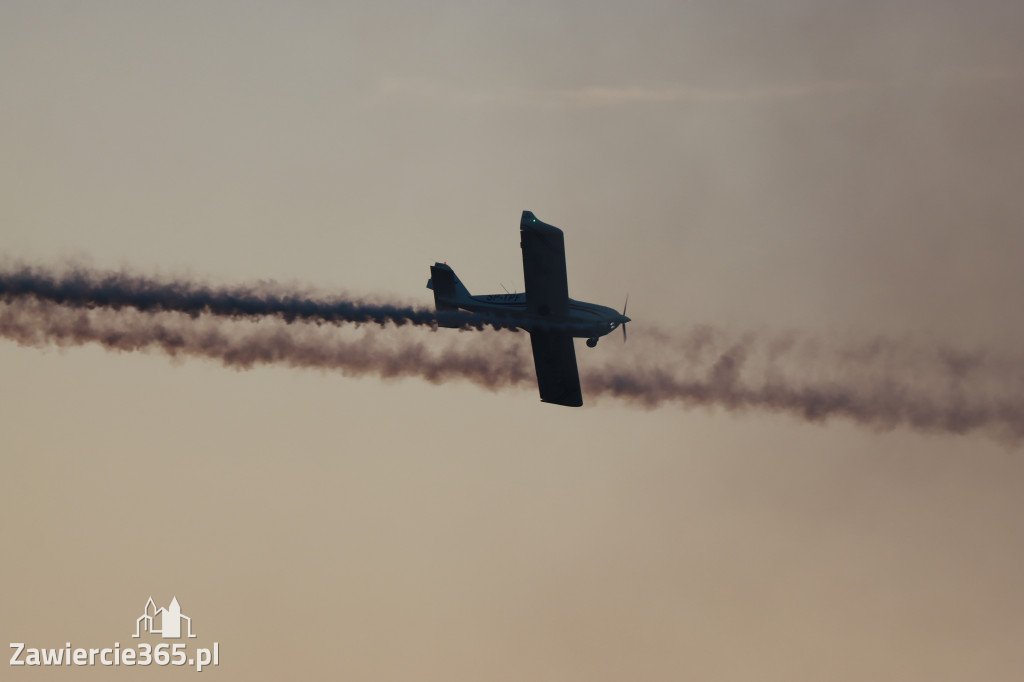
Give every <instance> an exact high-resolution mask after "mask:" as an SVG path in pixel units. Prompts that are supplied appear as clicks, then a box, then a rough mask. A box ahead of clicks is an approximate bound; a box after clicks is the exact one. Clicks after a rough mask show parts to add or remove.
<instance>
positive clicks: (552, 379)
mask: <svg viewBox="0 0 1024 682" xmlns="http://www.w3.org/2000/svg"><path fill="white" fill-rule="evenodd" d="M519 235H520V246H521V247H522V249H523V276H524V279H525V280H526V292H525V293H522V294H519V293H516V294H509V293H504V294H488V295H486V296H473V295H472V294H470V293H469V291H468V290H467V289H466V287H465V286H464V285H463V284H462V282H461V281H460V280H459V278H458V277H457V276H456V275H455V271H454V270H452V269H451V268H450V267H449V266H448V265H447V264H446V263H434V265H432V266H431V268H430V279H429V280H427V288H428V289H432V290H433V292H434V306H435V307H436V309H437V311H438V312H439V313H443V312H449V313H454V312H457V311H459V310H467V311H469V312H471V313H474V314H476V315H479V316H480V317H481V318H482V319H485V320H487V322H488V323H494V321H496V320H497V321H500V326H502V327H507V328H512V329H522V330H524V331H527V332H529V333H530V343H531V345H532V346H533V363H534V366H535V367H536V369H537V386H538V388H539V389H540V399H541V401H543V402H546V403H554V404H556V405H568V406H570V407H579V406H580V405H582V404H583V395H582V392H581V390H580V374H579V370H578V368H577V367H576V350H575V348H574V346H573V341H572V340H573V338H584V339H587V346H589V347H590V348H593V347H594V346H596V345H597V340H598V339H599V338H600V337H602V336H604V335H605V334H607V333H609V332H611V331H614V330H615V329H616V328H617V327H619V326H620V325H621V326H622V340H623V341H625V340H626V323H627V322H629V318H628V317H626V306H623V308H622V313H619V312H618V311H617V310H615V309H613V308H608V307H606V306H603V305H596V304H594V303H585V302H583V301H574V300H573V299H571V298H569V280H568V277H567V275H566V271H565V239H564V237H563V235H562V231H561V230H560V229H558V228H557V227H555V226H554V225H548V224H547V223H543V222H541V221H539V220H537V217H536V216H534V215H533V213H531V212H530V211H523V217H522V220H521V221H520V223H519ZM626 305H629V297H628V296H627V297H626ZM438 324H439V325H440V326H442V327H458V326H461V324H460V323H458V322H457V321H446V320H445V319H444V317H443V316H439V322H438Z"/></svg>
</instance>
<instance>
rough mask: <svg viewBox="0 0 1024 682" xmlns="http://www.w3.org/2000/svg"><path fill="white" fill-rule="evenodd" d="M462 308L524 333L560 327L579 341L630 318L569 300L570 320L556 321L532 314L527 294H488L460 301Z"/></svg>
mask: <svg viewBox="0 0 1024 682" xmlns="http://www.w3.org/2000/svg"><path fill="white" fill-rule="evenodd" d="M458 306H459V308H461V309H463V310H467V311H469V312H472V313H482V314H484V315H487V316H488V317H495V318H499V319H502V320H507V321H508V323H509V324H508V326H514V327H517V328H519V329H522V330H524V331H532V330H533V329H535V328H539V327H544V328H550V327H557V328H559V329H561V330H564V331H566V332H567V333H569V334H571V335H572V336H574V337H576V338H583V339H596V338H598V337H601V336H604V335H605V334H607V333H609V332H611V331H614V330H615V329H617V328H618V326H619V325H620V324H622V323H623V322H628V321H629V318H628V317H626V316H625V315H623V314H621V313H620V312H619V311H618V310H615V309H614V308H609V307H608V306H603V305H597V304H596V303H587V302H586V301H576V300H574V299H571V298H570V299H569V317H568V319H565V318H556V317H544V316H538V315H536V314H533V315H531V314H530V312H529V311H528V310H527V307H526V294H486V295H483V296H470V297H469V298H468V299H460V300H459V301H458Z"/></svg>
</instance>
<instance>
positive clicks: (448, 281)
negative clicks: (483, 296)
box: [427, 263, 470, 327]
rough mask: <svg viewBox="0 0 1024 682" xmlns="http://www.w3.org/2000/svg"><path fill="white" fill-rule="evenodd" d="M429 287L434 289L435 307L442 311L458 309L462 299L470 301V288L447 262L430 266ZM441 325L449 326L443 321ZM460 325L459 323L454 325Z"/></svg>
mask: <svg viewBox="0 0 1024 682" xmlns="http://www.w3.org/2000/svg"><path fill="white" fill-rule="evenodd" d="M427 288H428V289H432V290H433V291H434V307H435V308H436V309H437V310H438V312H440V311H452V312H454V311H456V310H458V309H459V303H460V301H468V300H469V298H470V294H469V290H467V289H466V287H465V286H463V284H462V282H461V281H460V280H459V278H458V277H457V276H456V275H455V271H454V270H452V269H451V268H450V267H448V265H447V263H434V264H433V265H431V266H430V279H428V280H427ZM441 326H442V327H444V326H447V325H445V324H444V323H443V322H442V323H441ZM452 326H458V325H452Z"/></svg>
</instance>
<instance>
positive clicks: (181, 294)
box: [0, 267, 503, 329]
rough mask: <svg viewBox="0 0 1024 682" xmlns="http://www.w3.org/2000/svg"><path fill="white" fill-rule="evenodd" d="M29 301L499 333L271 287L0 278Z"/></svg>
mask: <svg viewBox="0 0 1024 682" xmlns="http://www.w3.org/2000/svg"><path fill="white" fill-rule="evenodd" d="M25 297H33V298H37V299H39V300H42V301H50V302H52V303H59V304H61V305H65V306H70V307H76V308H90V309H91V308H110V309H113V310H121V309H122V308H134V309H135V310H140V311H143V312H179V313H186V314H188V315H192V316H196V315H201V314H204V313H206V314H211V315H217V316H222V317H231V318H236V319H242V318H249V319H256V318H263V317H268V316H274V317H280V318H281V319H283V320H285V321H286V322H293V321H296V320H303V321H310V322H327V323H332V324H344V323H354V324H362V323H376V324H386V323H388V322H391V323H394V324H396V325H404V324H411V325H419V326H437V325H438V323H439V322H445V323H448V324H455V325H457V326H466V327H472V328H476V329H482V328H483V327H484V326H485V325H489V326H493V327H495V328H500V327H501V326H503V324H502V319H501V318H499V317H493V316H488V317H481V316H479V315H477V316H474V315H470V314H467V313H461V312H435V311H434V310H431V309H426V308H415V307H411V306H400V305H392V304H375V303H370V302H366V301H360V300H351V299H347V298H342V297H336V298H327V299H317V298H311V297H309V296H302V295H296V294H293V293H287V292H285V291H282V290H281V289H280V288H279V287H277V286H276V285H273V284H266V283H265V284H261V285H259V286H237V287H224V288H214V287H209V286H205V285H202V284H196V283H193V282H187V281H168V282H161V281H158V280H155V279H150V278H147V277H140V276H137V275H130V274H127V273H123V272H114V273H98V272H93V271H90V270H86V269H82V268H75V269H72V270H70V271H69V272H67V273H64V274H61V275H56V274H54V273H52V272H49V271H46V270H41V269H38V268H31V267H22V268H19V269H16V270H12V271H7V272H0V301H14V300H17V299H19V298H25Z"/></svg>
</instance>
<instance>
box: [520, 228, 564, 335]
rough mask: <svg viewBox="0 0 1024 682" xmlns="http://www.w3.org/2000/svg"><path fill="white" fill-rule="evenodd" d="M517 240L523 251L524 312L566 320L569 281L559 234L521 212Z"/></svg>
mask: <svg viewBox="0 0 1024 682" xmlns="http://www.w3.org/2000/svg"><path fill="white" fill-rule="evenodd" d="M519 237H520V245H521V246H522V247H523V279H524V280H525V281H526V312H527V313H529V314H530V315H531V316H536V317H540V318H545V317H551V318H553V319H554V320H566V319H568V318H569V279H568V277H567V276H566V274H565V239H564V237H563V236H562V231H561V230H559V229H558V228H557V227H555V226H554V225H548V224H547V223H542V222H541V221H539V220H537V218H536V216H534V215H533V214H532V213H530V212H529V211H523V218H522V220H521V221H520V223H519Z"/></svg>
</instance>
